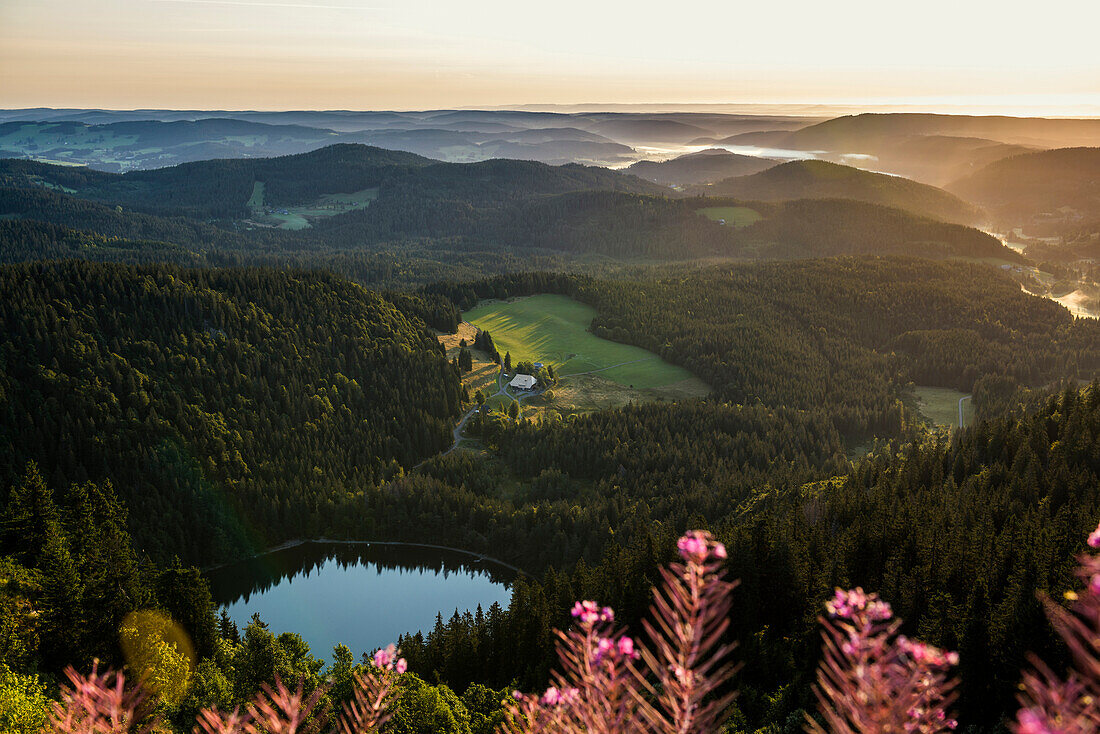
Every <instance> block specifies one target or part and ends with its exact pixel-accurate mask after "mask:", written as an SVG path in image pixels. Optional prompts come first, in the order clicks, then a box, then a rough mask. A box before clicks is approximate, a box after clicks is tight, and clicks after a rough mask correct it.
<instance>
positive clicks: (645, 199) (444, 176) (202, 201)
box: [0, 145, 1022, 282]
mask: <svg viewBox="0 0 1100 734" xmlns="http://www.w3.org/2000/svg"><path fill="white" fill-rule="evenodd" d="M402 156H406V157H407V158H408V159H407V160H406V158H403V157H402ZM825 165H831V164H825ZM781 168H784V167H781ZM767 173H768V172H766V173H765V174H761V175H767ZM866 175H869V176H873V175H874V174H866ZM879 178H883V179H890V177H885V176H880V177H879ZM876 180H877V179H876ZM292 181H293V182H294V183H293V184H291V183H290V182H292ZM257 182H259V183H263V184H264V193H265V198H266V200H267V202H268V204H272V203H275V202H281V203H284V204H286V203H291V202H293V203H308V202H312V201H314V200H316V198H317V197H318V196H320V195H322V194H326V193H333V192H345V193H346V192H353V191H358V190H361V189H365V188H377V189H378V191H377V196H376V198H374V199H373V200H372V201H371V202H370V204H369V205H368V206H366V208H363V209H358V210H350V211H346V212H343V213H340V214H337V215H335V216H331V217H324V218H316V219H314V220H313V222H312V226H311V227H310V228H308V229H305V230H301V231H296V232H292V231H287V230H280V229H272V228H270V227H254V226H252V225H250V224H248V223H247V220H245V219H244V218H245V217H247V216H248V210H247V207H246V206H245V203H246V202H247V201H248V199H249V197H250V196H251V192H252V190H253V185H254V184H255V183H257ZM889 183H890V186H892V187H895V188H896V187H898V186H902V184H897V183H895V182H893V181H892V180H890V181H889ZM910 185H912V186H915V187H920V188H921V189H928V188H929V187H922V186H921V185H919V184H915V183H911V184H910ZM873 188H876V190H877V189H878V188H883V187H882V186H879V185H877V184H876V187H873ZM887 188H889V187H887ZM890 190H891V191H892V190H893V189H890ZM830 191H832V190H831V189H830ZM933 191H934V190H933ZM826 193H828V192H826ZM895 194H896V192H895ZM939 194H940V195H942V196H943V197H947V198H948V199H950V202H949V203H951V202H954V203H957V204H959V205H961V202H955V200H954V199H952V198H951V197H950V196H949V195H947V194H944V193H943V192H939ZM797 195H805V196H821V195H823V194H822V192H821V191H819V190H817V189H813V190H810V191H804V192H802V194H799V193H798V192H797V191H796V192H793V193H792V196H797ZM832 195H834V196H841V195H850V192H847V190H846V189H844V188H843V187H841V188H840V189H837V190H836V191H835V192H834V193H833V194H832ZM677 196H678V195H677V194H676V193H675V192H673V191H671V190H669V189H664V188H662V187H660V186H657V185H655V184H650V183H647V182H645V181H642V180H641V179H638V178H636V177H634V176H629V175H624V174H621V173H618V172H615V171H609V170H607V169H602V168H593V167H583V166H576V165H570V166H560V167H552V166H547V165H545V164H541V163H534V162H528V161H510V160H490V161H485V162H482V163H476V164H450V163H434V162H431V161H428V160H427V159H423V158H420V157H418V156H412V155H411V154H405V153H395V152H392V151H382V150H380V149H376V148H369V147H366V146H352V145H338V146H330V147H328V148H323V149H321V150H318V151H314V152H312V153H307V154H303V155H300V156H288V157H285V158H277V159H270V160H229V161H207V162H202V163H189V164H183V165H180V166H175V167H172V168H165V169H159V170H156V171H136V172H133V173H129V174H125V175H119V174H106V173H101V172H96V171H90V170H88V169H81V168H78V169H73V168H71V167H64V166H50V165H47V164H41V163H33V162H29V161H5V162H0V215H8V216H9V217H17V218H20V219H25V220H35V221H38V222H48V223H51V224H57V225H61V226H64V227H68V228H71V229H77V230H85V231H89V232H95V233H98V234H101V235H105V236H108V237H113V238H122V239H126V240H137V241H150V242H167V243H171V244H173V245H177V246H181V247H183V248H184V249H186V250H188V251H190V252H192V253H194V254H195V256H196V257H200V258H208V257H209V256H210V255H211V253H212V252H219V253H222V252H224V253H230V254H231V255H232V256H233V257H234V258H237V259H238V260H240V259H242V258H257V257H264V258H273V257H282V258H283V260H284V261H288V260H295V259H298V260H305V261H310V260H315V258H314V256H318V257H321V258H327V259H328V260H329V262H333V261H334V260H336V257H335V254H342V255H343V256H344V257H361V256H362V254H363V253H364V252H370V253H379V252H387V253H388V252H391V251H392V250H394V249H395V248H397V249H400V248H401V247H403V246H404V245H406V244H407V243H409V242H421V243H424V242H429V243H431V245H432V247H433V248H435V249H436V257H435V258H434V259H435V260H436V261H438V262H444V263H449V262H451V261H454V260H459V259H462V257H463V254H462V253H469V252H479V251H481V252H484V251H486V250H505V251H507V252H514V251H516V250H533V251H535V252H537V253H561V254H562V255H568V256H605V257H612V258H619V259H633V260H638V259H657V260H684V259H689V258H696V257H712V256H722V257H730V258H737V259H789V258H804V257H828V256H833V255H844V254H863V253H866V254H879V255H884V254H908V255H916V256H923V257H929V258H937V259H939V258H945V257H954V256H963V257H996V258H999V259H1003V260H1008V261H1016V262H1020V261H1022V258H1021V257H1020V256H1019V255H1018V254H1017V253H1015V252H1013V251H1011V250H1009V249H1008V248H1006V247H1004V246H1003V245H1002V244H1001V243H1000V242H999V241H997V240H996V239H994V238H993V237H990V236H989V235H986V234H984V233H982V232H979V231H977V230H974V229H970V228H968V227H964V226H961V225H956V224H948V223H945V222H941V221H936V220H932V219H926V218H923V217H921V216H917V215H915V214H912V213H910V212H907V211H903V210H900V209H894V208H889V207H886V206H879V205H874V204H868V203H865V202H859V201H854V200H851V199H821V200H818V199H798V200H795V201H787V202H782V203H763V202H755V203H753V202H751V201H750V202H749V203H747V204H746V203H745V202H742V201H736V200H730V199H722V198H713V197H710V198H700V197H695V198H688V199H684V198H675V197H677ZM768 196H769V195H768V193H767V191H761V195H760V197H759V198H768ZM746 197H747V198H751V196H748V194H746ZM855 198H860V197H855ZM872 198H873V200H875V201H878V200H879V199H881V198H882V197H879V198H874V197H872ZM902 198H903V197H901V196H899V195H893V196H892V197H886V199H885V200H886V201H888V203H890V204H892V205H898V203H899V202H900V201H901V200H902ZM925 198H927V197H925ZM934 198H935V197H933V199H934ZM936 201H939V200H938V199H936ZM939 203H940V204H941V205H942V204H943V202H942V201H941V202H939ZM732 205H746V206H749V207H751V208H753V209H754V210H755V211H757V212H758V213H759V214H760V215H761V217H762V219H761V220H760V221H757V222H755V223H754V224H752V225H751V226H747V227H743V228H736V227H732V226H723V225H721V224H719V223H718V222H714V221H711V220H709V219H707V218H706V217H703V216H699V215H698V213H697V212H698V210H699V209H701V208H705V207H711V206H732ZM949 208H950V207H949ZM942 209H943V206H939V208H937V206H932V205H931V204H929V205H928V206H924V207H923V208H921V207H918V211H920V212H928V211H933V212H935V213H937V214H939V215H944V211H945V210H944V211H941V210H942ZM948 214H950V212H948ZM955 214H957V212H955ZM948 218H950V219H959V217H958V216H955V215H951V216H949V217H948ZM14 234H18V233H14ZM40 240H41V237H35V238H31V237H26V236H24V237H23V238H22V242H21V243H20V244H18V245H16V246H11V245H8V246H7V247H6V249H7V251H8V252H7V253H6V254H5V257H6V258H7V259H8V260H9V261H11V260H16V259H19V258H35V257H44V256H51V255H53V254H54V253H56V252H57V245H54V246H49V245H48V244H47V245H46V246H43V244H42V243H41V242H40ZM134 249H136V250H141V252H136V253H131V252H130V250H134ZM70 250H73V248H70ZM150 250H161V251H163V253H164V258H165V259H168V260H170V261H173V262H180V258H181V254H180V253H176V252H172V251H170V248H164V247H159V248H158V247H153V246H148V245H147V246H143V247H139V248H128V249H126V250H123V251H120V252H119V253H117V259H119V260H123V261H128V262H134V261H137V262H140V261H143V259H148V257H149V255H148V253H149V251H150ZM71 254H72V255H74V256H79V257H89V258H91V259H97V258H98V259H103V257H104V256H105V254H106V253H105V251H104V250H103V249H102V248H100V249H94V250H90V251H88V252H86V253H85V252H83V251H82V250H79V249H77V250H74V251H72V252H71ZM490 259H491V258H490ZM345 274H351V273H345ZM430 279H431V278H430V277H423V278H421V282H426V281H428V280H430ZM450 279H452V280H462V279H464V278H463V277H462V276H461V274H451V275H450Z"/></svg>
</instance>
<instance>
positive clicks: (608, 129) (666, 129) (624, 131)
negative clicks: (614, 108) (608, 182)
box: [589, 117, 714, 144]
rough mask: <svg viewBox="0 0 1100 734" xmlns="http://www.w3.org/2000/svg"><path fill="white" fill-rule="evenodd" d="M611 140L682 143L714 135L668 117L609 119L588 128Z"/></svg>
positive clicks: (712, 132)
mask: <svg viewBox="0 0 1100 734" xmlns="http://www.w3.org/2000/svg"><path fill="white" fill-rule="evenodd" d="M589 129H590V130H592V131H593V132H596V133H599V134H600V135H603V136H605V137H608V138H611V139H613V140H619V141H621V142H624V143H631V144H634V143H639V144H641V143H679V144H683V143H686V142H688V141H689V140H694V139H695V138H701V137H705V136H712V135H714V131H713V130H708V129H705V128H702V127H698V126H696V125H691V124H688V123H686V122H680V121H678V120H670V119H664V120H661V119H658V120H654V119H645V118H643V119H634V118H632V117H625V118H623V119H611V120H605V121H602V122H599V123H597V124H595V125H593V126H592V127H591V128H589Z"/></svg>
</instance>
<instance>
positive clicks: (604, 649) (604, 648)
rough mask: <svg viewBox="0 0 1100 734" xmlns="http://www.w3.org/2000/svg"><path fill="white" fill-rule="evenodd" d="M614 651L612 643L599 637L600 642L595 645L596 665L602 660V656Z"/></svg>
mask: <svg viewBox="0 0 1100 734" xmlns="http://www.w3.org/2000/svg"><path fill="white" fill-rule="evenodd" d="M614 649H615V643H614V642H612V641H611V640H609V639H607V638H606V637H601V638H600V641H599V642H597V643H596V655H595V660H596V662H597V663H598V662H600V661H601V660H603V657H604V655H607V653H609V652H611V651H612V650H614Z"/></svg>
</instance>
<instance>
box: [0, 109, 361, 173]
mask: <svg viewBox="0 0 1100 734" xmlns="http://www.w3.org/2000/svg"><path fill="white" fill-rule="evenodd" d="M339 140H340V134H339V133H336V132H334V131H332V130H322V129H318V128H310V127H303V126H300V125H265V124H263V123H259V122H249V121H245V120H231V119H204V120H197V121H191V120H178V121H174V122H160V121H156V120H140V121H127V122H112V123H107V124H101V125H89V124H86V123H83V122H78V121H60V122H6V123H3V124H0V156H17V157H23V156H29V157H32V158H38V159H45V160H54V161H62V162H66V163H74V164H86V165H94V166H96V167H97V168H100V169H102V170H109V171H125V170H131V169H138V168H155V167H158V166H168V165H173V164H177V163H184V162H189V161H198V160H206V159H208V158H211V157H213V156H214V155H217V156H219V157H223V158H249V157H268V156H278V155H287V154H292V153H302V152H305V151H309V150H313V149H316V148H320V147H322V146H325V145H330V144H332V143H335V142H339Z"/></svg>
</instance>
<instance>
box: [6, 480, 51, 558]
mask: <svg viewBox="0 0 1100 734" xmlns="http://www.w3.org/2000/svg"><path fill="white" fill-rule="evenodd" d="M4 514H5V517H6V519H5V521H4V526H3V531H4V547H5V549H7V550H8V552H10V553H12V554H14V555H16V556H17V557H18V558H19V559H20V560H21V561H22V562H23V563H24V564H26V565H28V566H35V565H38V563H39V560H40V558H41V556H42V553H43V551H44V549H45V546H46V538H47V536H48V535H49V533H50V531H51V528H54V527H60V522H61V514H60V512H58V509H57V505H55V504H54V499H53V491H52V490H51V489H50V488H49V486H48V485H47V484H46V480H45V479H43V478H42V474H41V473H40V472H39V471H38V465H37V464H36V463H35V462H33V461H28V462H27V468H26V471H25V473H24V475H23V480H22V481H21V482H20V483H19V484H17V485H16V486H15V487H13V488H12V490H11V494H10V496H9V497H8V506H7V512H5V513H4Z"/></svg>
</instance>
